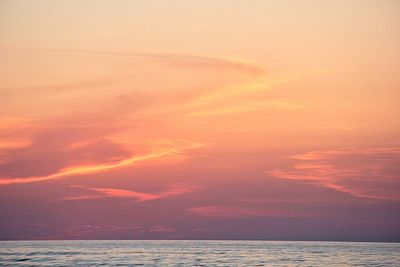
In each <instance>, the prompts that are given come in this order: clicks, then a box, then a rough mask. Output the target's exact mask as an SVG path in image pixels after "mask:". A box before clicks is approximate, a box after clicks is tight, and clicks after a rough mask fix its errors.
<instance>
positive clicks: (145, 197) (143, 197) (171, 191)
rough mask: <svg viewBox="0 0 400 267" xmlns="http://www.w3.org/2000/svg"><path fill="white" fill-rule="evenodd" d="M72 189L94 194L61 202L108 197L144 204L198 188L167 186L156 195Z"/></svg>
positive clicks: (111, 189)
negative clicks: (132, 200)
mask: <svg viewBox="0 0 400 267" xmlns="http://www.w3.org/2000/svg"><path fill="white" fill-rule="evenodd" d="M74 187H75V188H80V189H84V190H88V191H92V192H94V193H96V194H94V195H93V194H92V195H80V196H72V197H66V198H63V199H62V200H87V199H99V198H106V197H108V198H127V199H134V200H136V201H138V202H145V201H151V200H158V199H163V198H169V197H173V196H178V195H184V194H188V193H191V192H193V191H194V190H196V189H198V188H199V187H197V186H188V185H182V184H175V185H172V186H169V187H168V188H167V190H165V191H161V192H157V193H145V192H139V191H133V190H126V189H119V188H99V187H84V186H74Z"/></svg>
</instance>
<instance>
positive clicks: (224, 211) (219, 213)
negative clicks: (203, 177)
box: [189, 205, 305, 218]
mask: <svg viewBox="0 0 400 267" xmlns="http://www.w3.org/2000/svg"><path fill="white" fill-rule="evenodd" d="M189 212H190V213H193V214H196V215H200V216H204V217H221V218H251V217H294V216H302V217H304V216H305V215H304V214H299V213H298V212H297V213H296V212H293V211H285V210H283V209H280V208H277V207H275V208H273V207H270V208H262V207H248V206H223V205H218V206H200V207H194V208H191V209H189Z"/></svg>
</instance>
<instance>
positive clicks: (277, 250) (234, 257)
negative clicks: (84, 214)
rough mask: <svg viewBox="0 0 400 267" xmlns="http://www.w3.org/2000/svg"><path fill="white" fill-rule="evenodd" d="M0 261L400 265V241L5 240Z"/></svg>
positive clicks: (30, 263) (33, 263)
mask: <svg viewBox="0 0 400 267" xmlns="http://www.w3.org/2000/svg"><path fill="white" fill-rule="evenodd" d="M0 266H400V243H366V242H315V241H312V242H311V241H310V242H308V241H193V240H179V241H169V240H165V241H148V240H146V241H137V240H136V241H121V240H118V241H114V240H112V241H105V240H102V241H1V242H0Z"/></svg>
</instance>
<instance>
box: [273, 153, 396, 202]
mask: <svg viewBox="0 0 400 267" xmlns="http://www.w3.org/2000/svg"><path fill="white" fill-rule="evenodd" d="M289 158H291V159H294V160H295V163H294V164H293V165H292V166H291V168H288V169H279V170H274V171H268V172H267V173H268V174H270V175H272V176H275V177H279V178H283V179H289V180H298V181H303V182H308V183H314V184H317V185H321V186H324V187H328V188H332V189H334V190H337V191H341V192H346V193H349V194H351V195H353V196H356V197H366V198H373V199H382V200H399V199H400V194H399V189H400V181H399V171H400V170H399V166H400V148H398V147H383V148H360V149H346V150H326V151H310V152H307V153H304V154H299V155H294V156H291V157H289Z"/></svg>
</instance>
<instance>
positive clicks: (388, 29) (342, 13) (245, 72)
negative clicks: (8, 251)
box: [0, 0, 400, 241]
mask: <svg viewBox="0 0 400 267" xmlns="http://www.w3.org/2000/svg"><path fill="white" fill-rule="evenodd" d="M399 11H400V5H399V3H398V1H395V0H393V1H390V0H384V1H378V0H374V1H370V0H368V1H367V0H364V1H361V0H359V1H356V0H346V1H344V0H339V1H318V2H317V1H309V0H299V1H289V0H283V1H258V0H254V1H247V0H238V1H224V0H221V1H191V0H190V1H178V0H171V1H153V0H151V1H123V0H117V1H102V0H99V1H89V0H88V1H78V0H73V1H58V0H57V1H54V0H38V1H20V0H16V1H2V2H1V3H0V59H1V60H0V77H1V79H0V199H1V201H0V239H98V238H100V239H119V238H133V239H136V238H139V239H141V238H145V239H185V238H189V239H192V238H201V239H203V238H205V239H209V238H211V239H296V240H298V239H306V240H316V239H328V240H396V241H399V240H400V232H399V231H398V229H400V227H399V226H400V217H399V215H398V214H400V213H399V210H400V206H399V204H400V192H399V190H400V182H399V181H400V180H399V178H400V177H399V175H400V168H399V166H400V123H399V119H398V118H399V117H400V109H399V108H398V106H399V104H400V103H399V99H400V90H399V88H400V73H399V70H400V63H399V60H398V59H399V57H400V50H399V48H398V47H400V27H399V26H400V17H399V16H398V14H399ZM310 228H313V229H315V232H310V230H309V229H310ZM88 229H92V230H88Z"/></svg>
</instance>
